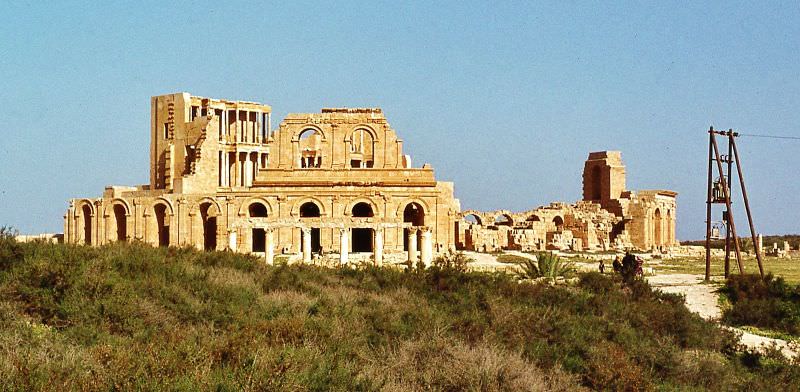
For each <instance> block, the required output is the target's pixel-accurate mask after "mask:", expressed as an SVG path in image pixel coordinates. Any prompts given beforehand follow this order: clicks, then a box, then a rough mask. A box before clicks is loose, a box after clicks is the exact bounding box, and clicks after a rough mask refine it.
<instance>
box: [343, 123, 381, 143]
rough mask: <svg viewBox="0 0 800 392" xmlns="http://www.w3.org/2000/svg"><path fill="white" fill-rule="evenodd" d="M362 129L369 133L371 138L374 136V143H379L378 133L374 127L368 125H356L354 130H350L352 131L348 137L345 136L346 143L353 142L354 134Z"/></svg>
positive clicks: (348, 133)
mask: <svg viewBox="0 0 800 392" xmlns="http://www.w3.org/2000/svg"><path fill="white" fill-rule="evenodd" d="M360 129H363V130H365V131H367V133H369V134H370V136H372V140H373V141H378V132H375V129H374V128H372V126H370V125H368V124H356V125H355V126H353V128H351V129H350V131H348V132H347V136H345V139H344V140H345V141H352V140H353V134H354V133H356V131H358V130H360Z"/></svg>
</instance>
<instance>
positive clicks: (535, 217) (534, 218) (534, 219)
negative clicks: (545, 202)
mask: <svg viewBox="0 0 800 392" xmlns="http://www.w3.org/2000/svg"><path fill="white" fill-rule="evenodd" d="M526 220H527V221H528V222H541V221H542V218H539V216H538V215H531V216H529V217H528V219H526Z"/></svg>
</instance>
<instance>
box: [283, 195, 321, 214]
mask: <svg viewBox="0 0 800 392" xmlns="http://www.w3.org/2000/svg"><path fill="white" fill-rule="evenodd" d="M308 202H311V203H314V204H316V205H317V208H319V215H320V216H321V217H322V216H328V211H327V210H326V209H325V203H323V202H322V201H321V200H320V199H318V198H316V197H304V198H302V199H298V200H297V201H296V202H295V203H294V205H292V210H291V216H293V217H297V218H299V217H300V207H302V206H303V204H306V203H308Z"/></svg>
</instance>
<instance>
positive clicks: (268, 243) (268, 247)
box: [264, 228, 275, 265]
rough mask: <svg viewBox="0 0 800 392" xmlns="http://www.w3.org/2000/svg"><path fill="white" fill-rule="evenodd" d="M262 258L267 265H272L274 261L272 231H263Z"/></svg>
mask: <svg viewBox="0 0 800 392" xmlns="http://www.w3.org/2000/svg"><path fill="white" fill-rule="evenodd" d="M264 237H265V238H264V244H265V245H264V246H265V248H264V258H265V259H266V260H267V264H268V265H273V264H274V261H275V249H274V248H275V239H274V238H273V237H272V229H271V228H266V229H264Z"/></svg>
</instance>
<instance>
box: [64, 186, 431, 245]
mask: <svg viewBox="0 0 800 392" xmlns="http://www.w3.org/2000/svg"><path fill="white" fill-rule="evenodd" d="M323 206H324V204H322V203H321V202H320V201H319V200H316V199H313V198H307V199H304V200H301V201H299V202H298V203H295V206H294V209H293V211H296V213H293V215H295V216H299V217H300V218H301V219H305V218H320V217H322V216H324V207H323ZM401 208H402V216H403V222H407V223H411V224H412V226H424V224H425V215H426V214H425V213H426V207H425V204H424V203H423V202H422V201H409V202H407V203H405V204H403V205H401ZM95 209H96V208H95V205H94V204H93V203H92V202H91V201H90V200H88V199H84V200H80V201H79V202H78V203H77V204H76V208H75V210H74V219H75V231H76V233H74V234H73V235H74V240H73V241H74V242H79V243H83V244H87V245H90V244H92V243H93V241H92V238H95V237H97V238H98V239H97V240H96V241H97V242H98V243H99V242H100V240H99V236H97V234H96V233H93V230H94V229H96V226H97V224H96V223H95V224H93V219H94V218H95V216H96V215H95ZM376 210H377V205H376V204H375V203H374V202H372V201H370V200H368V199H367V200H355V201H353V202H351V203H350V205H349V206H348V210H347V211H348V212H349V215H351V216H352V217H353V218H356V219H361V218H370V217H374V216H375V215H376ZM130 211H131V210H130V207H129V205H128V203H127V202H126V201H125V200H123V199H113V200H112V201H111V202H110V203H109V204H108V205H107V206H106V207H105V214H104V215H103V217H105V218H106V225H105V226H106V236H105V240H106V241H109V242H113V241H126V240H127V239H128V238H129V235H128V218H129V217H130V215H131V212H130ZM220 211H221V209H220V206H219V204H218V203H217V202H216V201H215V200H213V199H210V198H206V199H202V200H200V201H199V202H198V203H197V204H196V205H195V206H194V207H192V209H191V210H190V212H189V216H190V221H191V220H194V222H190V224H195V225H198V227H200V226H201V227H202V238H203V241H202V247H203V248H204V249H206V250H212V249H216V248H217V217H218V216H219V215H220ZM271 211H272V209H271V207H270V204H269V202H268V201H267V200H266V199H264V198H250V199H248V200H245V202H244V203H242V205H241V206H240V211H239V215H240V216H247V217H249V218H267V217H269V216H270V215H271ZM399 214H400V212H399V210H398V215H399ZM144 217H145V233H146V235H145V236H146V237H147V238H146V240H147V241H148V242H152V243H154V244H157V245H159V246H169V245H171V244H173V243H174V242H176V241H177V238H171V236H170V232H171V230H170V226H171V224H172V220H173V217H174V209H173V206H172V203H171V202H170V201H169V200H167V199H163V198H158V199H156V200H155V201H153V202H152V203H151V204H150V205H149V206H148V207H147V208H146V209H145V212H144ZM109 228H113V231H110V230H109ZM367 231H368V232H367ZM317 233H318V230H317ZM355 233H359V235H358V237H354V238H353V244H354V245H356V243H358V244H365V245H358V246H359V247H360V248H365V249H366V248H370V249H371V247H372V235H373V232H372V230H371V229H359V230H356V231H355ZM317 236H318V234H317ZM254 238H257V236H254ZM312 242H313V238H312ZM316 242H317V243H318V242H319V239H318V238H317V241H316ZM198 245H199V244H198ZM253 245H254V247H257V246H258V244H256V243H254V244H253Z"/></svg>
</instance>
